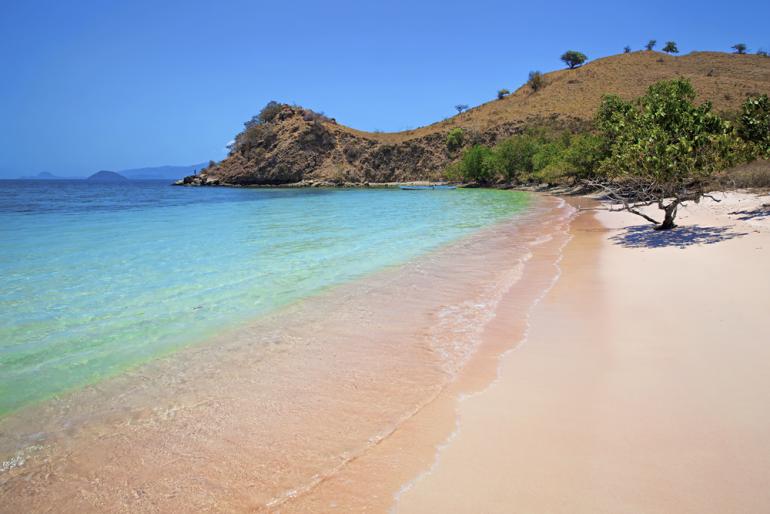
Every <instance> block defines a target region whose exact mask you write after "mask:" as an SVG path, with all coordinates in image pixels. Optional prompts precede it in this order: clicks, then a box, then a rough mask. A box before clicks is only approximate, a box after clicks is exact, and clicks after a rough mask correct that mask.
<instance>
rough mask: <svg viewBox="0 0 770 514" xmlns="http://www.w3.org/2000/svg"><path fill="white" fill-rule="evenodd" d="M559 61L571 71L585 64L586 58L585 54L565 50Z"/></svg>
mask: <svg viewBox="0 0 770 514" xmlns="http://www.w3.org/2000/svg"><path fill="white" fill-rule="evenodd" d="M561 60H562V61H564V64H566V65H567V66H568V67H569V69H573V68H576V67H578V66H580V65H581V64H583V63H584V62H586V61H587V60H588V57H586V54H584V53H581V52H576V51H575V50H567V51H566V52H564V53H563V54H562V56H561Z"/></svg>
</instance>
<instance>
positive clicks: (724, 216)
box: [394, 193, 770, 513]
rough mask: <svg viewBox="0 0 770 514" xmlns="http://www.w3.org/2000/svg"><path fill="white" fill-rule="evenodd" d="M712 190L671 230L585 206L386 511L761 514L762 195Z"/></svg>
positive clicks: (765, 494)
mask: <svg viewBox="0 0 770 514" xmlns="http://www.w3.org/2000/svg"><path fill="white" fill-rule="evenodd" d="M718 197H719V198H721V199H722V202H720V203H714V202H712V201H710V200H704V201H703V202H701V203H700V204H699V205H694V204H691V205H689V206H688V207H687V208H685V209H683V210H682V211H681V214H680V217H679V220H678V221H679V223H680V225H681V228H679V229H676V230H675V231H673V232H670V233H659V232H654V231H650V230H649V226H648V225H647V224H646V222H644V221H643V220H642V219H641V218H637V217H635V216H633V215H630V214H626V213H622V214H619V213H608V212H597V213H596V214H593V213H590V212H586V213H583V214H581V215H580V216H579V217H578V219H577V220H576V221H575V222H573V225H572V233H573V236H574V238H573V240H572V241H571V242H570V243H569V245H568V246H567V248H566V250H565V253H564V256H563V259H562V261H561V264H560V266H561V270H562V273H561V276H560V278H559V280H558V282H557V283H556V284H555V286H554V287H553V288H552V289H551V290H550V291H549V292H548V293H547V294H546V295H545V296H544V297H543V299H542V301H540V302H539V303H538V304H537V305H536V306H535V307H534V308H533V309H532V311H531V315H530V317H529V331H528V334H527V337H526V339H525V340H524V341H521V342H519V343H518V344H516V343H515V342H511V343H512V344H513V345H514V349H513V350H511V351H509V352H507V353H505V354H504V355H503V356H502V357H501V359H500V364H499V369H498V377H497V379H496V380H495V381H494V382H493V383H492V384H491V385H489V386H488V387H487V388H486V389H484V390H482V391H481V392H478V393H475V394H471V395H468V396H466V397H464V398H463V399H462V400H461V401H460V402H459V403H458V406H457V415H458V425H457V429H456V431H455V433H454V434H453V435H452V436H451V437H450V438H449V439H448V441H447V442H446V443H445V444H444V445H443V446H441V447H439V448H440V449H439V450H438V452H437V454H436V459H435V462H434V464H433V467H432V468H430V469H429V470H428V471H426V472H424V473H423V474H421V475H420V476H418V477H417V478H416V479H414V480H413V481H412V482H410V483H408V484H407V485H405V486H404V488H403V490H402V492H401V493H400V494H399V495H398V497H397V501H396V504H395V506H394V510H396V511H398V512H400V513H413V512H421V513H426V512H442V513H449V512H483V513H493V512H527V513H532V512H538V513H539V512H548V513H557V512H565V513H567V512H568V513H583V512H585V513H602V512H607V513H622V512H634V513H639V512H644V513H653V512H660V513H663V512H666V513H671V512H676V513H689V512H692V513H708V512H714V513H726V512H731V513H736V512H747V513H748V512H752V513H754V512H770V333H769V331H770V326H769V324H770V208H768V207H762V205H763V204H770V197H769V196H764V197H757V196H753V195H749V194H744V193H730V194H728V195H718ZM736 211H738V213H736ZM730 213H733V214H730ZM500 309H501V310H499V311H498V315H497V319H499V320H504V318H505V312H504V310H503V309H504V303H503V304H501V308H500Z"/></svg>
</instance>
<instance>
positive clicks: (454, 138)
mask: <svg viewBox="0 0 770 514" xmlns="http://www.w3.org/2000/svg"><path fill="white" fill-rule="evenodd" d="M464 139H465V132H463V129H461V128H460V127H456V128H453V129H452V130H450V131H449V134H447V136H446V147H447V149H448V150H449V151H450V152H454V151H455V150H458V149H460V148H462V146H463V142H464Z"/></svg>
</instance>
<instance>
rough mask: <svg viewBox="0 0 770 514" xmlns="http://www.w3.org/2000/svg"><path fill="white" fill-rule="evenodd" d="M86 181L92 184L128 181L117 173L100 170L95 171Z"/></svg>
mask: <svg viewBox="0 0 770 514" xmlns="http://www.w3.org/2000/svg"><path fill="white" fill-rule="evenodd" d="M86 180H90V181H92V182H125V181H127V180H128V179H127V178H126V177H124V176H123V175H121V174H119V173H115V172H114V171H106V170H102V171H97V172H96V173H94V174H93V175H91V176H90V177H88V178H87V179H86Z"/></svg>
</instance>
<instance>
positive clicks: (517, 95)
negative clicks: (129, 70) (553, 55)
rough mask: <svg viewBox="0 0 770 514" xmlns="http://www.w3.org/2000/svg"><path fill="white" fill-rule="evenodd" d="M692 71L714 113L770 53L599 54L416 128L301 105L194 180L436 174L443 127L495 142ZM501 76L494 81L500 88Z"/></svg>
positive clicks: (758, 72)
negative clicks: (379, 125) (346, 120)
mask: <svg viewBox="0 0 770 514" xmlns="http://www.w3.org/2000/svg"><path fill="white" fill-rule="evenodd" d="M675 77H685V78H688V79H689V80H690V81H691V82H692V84H693V86H694V87H695V89H696V91H697V92H698V96H699V97H698V101H705V100H708V101H710V102H712V104H713V106H714V109H715V110H716V111H717V112H722V113H728V114H729V113H733V112H735V111H737V109H738V107H739V106H740V104H741V102H742V101H743V100H744V98H745V97H746V96H747V95H751V94H760V93H766V94H770V58H767V57H763V56H758V55H737V54H726V53H721V52H694V53H691V54H688V55H684V56H681V57H676V56H671V55H667V54H664V53H659V52H653V51H640V52H632V53H628V54H620V55H614V56H610V57H605V58H602V59H597V60H595V61H592V62H590V63H588V64H586V65H584V66H582V67H580V68H577V69H574V70H567V69H564V70H558V71H554V72H551V73H547V74H545V75H544V79H545V85H544V87H543V88H541V89H540V90H539V91H533V90H532V88H530V87H529V86H528V85H526V84H524V85H522V86H521V87H520V88H519V89H518V90H516V91H515V92H513V93H512V94H511V95H509V96H507V97H506V98H503V99H502V100H493V101H490V102H487V103H485V104H482V105H479V106H477V107H474V108H472V109H469V110H468V111H466V112H463V113H462V114H459V115H457V116H453V117H451V118H448V119H446V120H442V121H439V122H437V123H434V124H431V125H427V126H424V127H420V128H417V129H414V130H408V131H403V132H393V133H373V132H364V131H360V130H356V129H354V128H350V127H345V126H342V125H339V124H337V123H335V122H334V121H333V120H324V119H318V118H315V117H314V116H312V114H311V115H309V111H305V110H303V109H302V108H299V107H289V106H286V107H285V108H284V110H283V111H281V113H280V114H279V115H278V116H276V118H275V119H274V120H272V121H271V122H270V123H268V124H266V125H265V126H262V127H261V128H259V131H260V133H259V134H258V137H256V139H255V141H254V144H251V145H248V147H246V146H244V147H242V148H236V149H235V150H234V151H233V152H232V153H231V155H230V156H229V157H228V158H227V159H225V160H224V161H222V162H221V163H220V164H219V165H217V166H214V167H211V168H208V169H207V170H205V171H204V172H203V173H201V174H200V175H199V176H198V177H194V178H193V177H188V178H187V179H186V182H187V183H191V184H240V185H248V184H262V185H267V184H286V183H297V182H301V183H306V184H313V183H316V184H317V183H320V184H325V183H334V184H340V183H362V182H393V181H408V180H436V179H440V178H441V177H442V174H443V172H444V170H445V169H446V167H447V165H448V164H449V163H451V162H452V161H453V160H454V159H456V158H457V157H458V155H459V154H458V152H457V151H454V152H452V151H450V150H449V149H448V148H447V145H446V136H447V134H448V133H449V131H450V130H451V129H453V128H456V127H459V128H462V129H463V130H464V131H465V133H466V138H465V140H466V143H476V142H478V143H487V144H489V143H494V142H495V141H496V140H498V139H499V138H502V137H507V136H510V135H512V134H515V133H518V132H520V131H522V130H523V129H524V128H525V127H527V126H528V125H535V124H552V125H559V126H564V127H568V128H569V127H573V128H574V127H585V126H587V124H588V123H590V121H591V120H592V118H593V116H594V114H595V112H596V109H597V107H598V106H599V103H600V101H601V97H602V96H603V95H605V94H617V95H619V96H621V97H623V98H625V99H631V98H634V97H638V96H640V95H642V94H643V93H644V92H645V90H646V89H647V88H648V87H649V86H650V85H651V84H653V83H655V82H657V81H660V80H663V79H671V78H675ZM494 86H495V85H490V90H491V91H492V90H494Z"/></svg>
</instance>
